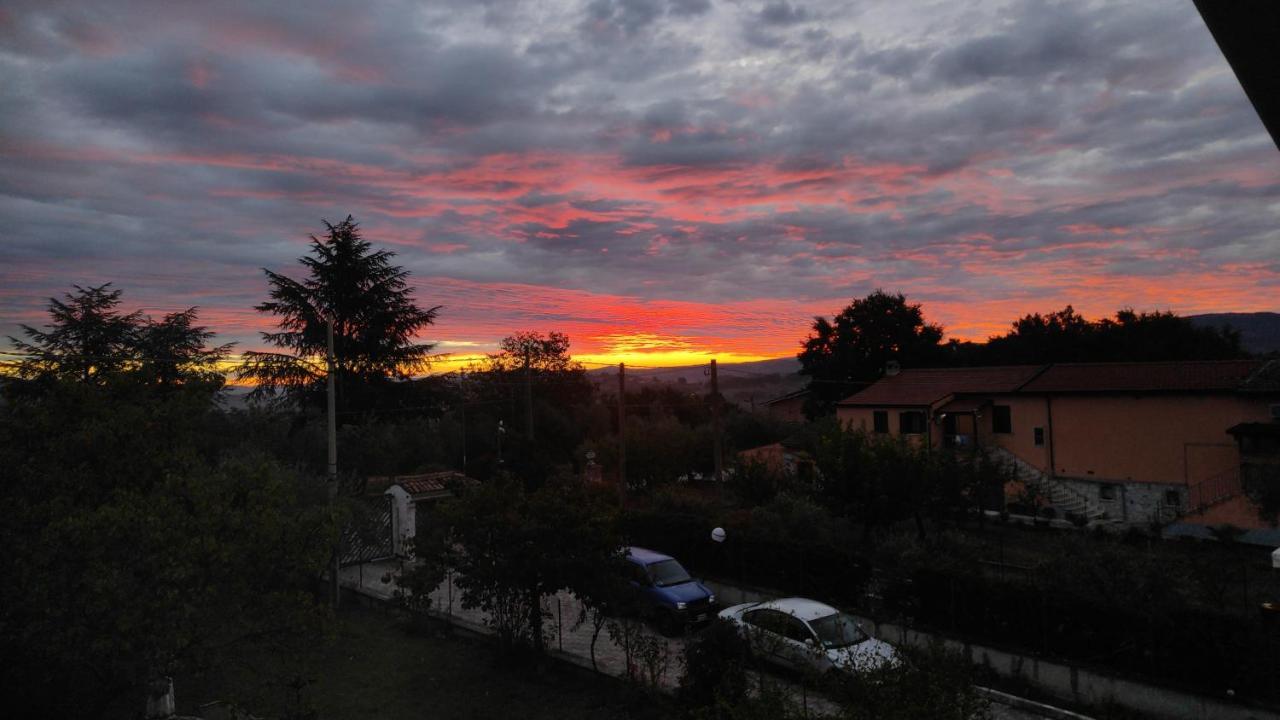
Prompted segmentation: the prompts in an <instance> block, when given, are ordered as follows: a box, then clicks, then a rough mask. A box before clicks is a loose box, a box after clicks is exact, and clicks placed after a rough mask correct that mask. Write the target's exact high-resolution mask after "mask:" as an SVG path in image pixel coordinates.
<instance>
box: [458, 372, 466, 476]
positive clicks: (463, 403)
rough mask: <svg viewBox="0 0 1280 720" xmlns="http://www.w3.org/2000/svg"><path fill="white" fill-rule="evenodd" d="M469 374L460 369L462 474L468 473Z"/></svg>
mask: <svg viewBox="0 0 1280 720" xmlns="http://www.w3.org/2000/svg"><path fill="white" fill-rule="evenodd" d="M466 379H467V374H466V373H465V372H463V371H461V370H459V371H458V400H459V402H458V407H459V409H460V410H461V413H462V474H463V475H466V474H467V390H466V386H465V381H466Z"/></svg>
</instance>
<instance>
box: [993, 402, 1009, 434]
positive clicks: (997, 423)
mask: <svg viewBox="0 0 1280 720" xmlns="http://www.w3.org/2000/svg"><path fill="white" fill-rule="evenodd" d="M991 432H993V433H1001V434H1006V435H1007V434H1009V433H1011V432H1013V416H1012V415H1011V414H1010V413H1009V406H1008V405H992V406H991Z"/></svg>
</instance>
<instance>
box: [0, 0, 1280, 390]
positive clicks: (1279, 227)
mask: <svg viewBox="0 0 1280 720" xmlns="http://www.w3.org/2000/svg"><path fill="white" fill-rule="evenodd" d="M0 108H3V110H2V111H0V217H2V218H3V220H4V221H3V223H2V224H0V338H3V337H4V336H7V335H15V334H18V332H19V329H18V324H19V323H27V324H35V325H39V324H42V323H43V322H44V321H45V320H46V319H47V313H46V307H47V303H48V298H49V297H50V296H54V295H60V294H61V293H63V292H65V291H67V290H69V289H70V288H71V286H72V285H73V284H79V285H87V284H98V283H102V282H108V281H110V282H113V283H114V285H115V287H117V288H120V289H122V290H123V291H124V308H125V309H126V310H133V309H135V308H145V309H146V312H149V313H151V314H155V315H160V314H163V313H164V312H166V311H172V310H178V309H183V308H186V307H188V306H198V307H199V308H200V316H201V318H202V321H203V322H204V323H205V324H207V325H209V326H210V328H211V329H213V330H215V331H217V332H218V339H219V341H223V342H225V341H235V342H237V343H239V345H238V348H239V349H242V350H243V349H255V348H261V347H262V343H261V341H260V339H259V338H258V335H257V333H258V332H259V331H262V330H268V329H271V326H272V320H271V318H270V317H267V316H262V315H260V314H258V313H256V312H255V311H254V310H253V306H254V305H255V304H257V303H260V302H262V301H263V300H264V299H265V298H266V293H267V283H266V280H265V278H264V275H263V273H262V268H269V269H271V270H274V271H278V272H284V273H286V274H290V275H293V276H295V277H298V276H300V275H301V270H300V268H299V266H298V265H297V263H296V260H297V258H298V257H300V256H301V255H303V254H305V252H306V250H307V242H308V235H309V234H311V233H319V232H322V231H323V224H322V219H327V220H330V221H334V222H336V221H338V220H341V219H342V218H344V217H346V215H348V214H351V215H354V216H355V218H356V220H357V221H358V222H359V223H360V224H361V226H362V228H363V230H364V233H365V237H366V239H368V240H370V241H371V242H373V243H374V244H375V245H378V246H381V247H386V248H389V249H392V250H394V251H395V252H396V253H397V256H396V261H397V262H398V263H400V264H402V265H403V266H404V267H406V268H407V269H409V270H410V271H411V273H412V276H411V282H412V284H413V286H414V287H415V297H416V298H417V299H418V301H419V302H420V303H421V304H422V305H424V306H434V305H443V306H444V307H443V309H442V310H441V313H440V316H439V320H438V322H437V323H436V324H435V325H434V326H432V327H430V328H429V329H428V330H427V331H426V332H425V333H424V335H423V339H424V340H430V341H433V342H437V343H438V349H439V350H441V351H443V352H451V353H455V354H456V356H458V357H462V356H466V355H474V354H475V353H479V352H485V351H491V350H493V348H494V346H495V345H496V342H497V340H498V339H500V338H501V337H503V336H505V335H508V334H511V333H513V332H515V331H519V330H539V331H550V330H556V331H559V332H564V333H567V334H568V335H569V336H570V338H571V340H572V343H573V346H572V349H573V352H574V353H575V355H576V356H577V357H579V358H580V359H584V360H588V361H595V362H602V363H603V362H614V361H618V360H627V361H629V362H632V363H640V364H649V365H669V364H685V363H689V362H696V361H698V360H700V359H705V358H709V357H717V358H719V359H720V360H721V361H722V362H730V361H735V360H751V359H759V358H766V357H779V356H785V355H792V354H794V353H795V352H796V351H797V350H798V348H799V345H800V342H801V341H802V340H803V338H804V337H805V335H806V334H807V332H808V329H809V324H810V323H811V321H812V317H813V316H814V315H818V314H825V315H831V314H834V313H836V312H838V311H839V310H840V309H841V308H842V307H843V306H844V305H846V304H848V302H849V301H850V300H851V299H853V298H855V297H861V296H864V295H866V294H867V293H869V292H871V291H873V290H875V289H877V288H883V289H885V290H888V291H891V292H902V293H904V294H906V295H907V297H908V299H909V300H910V301H912V302H918V303H921V304H922V305H923V308H924V312H925V315H926V317H927V318H928V319H929V320H930V321H933V322H939V323H941V324H942V325H943V326H944V327H945V329H946V331H947V334H948V336H949V337H957V338H961V339H974V340H982V339H984V338H986V337H987V336H989V335H991V334H995V333H1000V332H1002V331H1004V330H1005V329H1007V328H1008V326H1009V324H1010V323H1011V322H1012V321H1013V320H1014V319H1016V318H1017V317H1019V316H1021V315H1023V314H1026V313H1029V312H1037V311H1039V312H1048V311H1052V310H1056V309H1059V308H1061V307H1062V306H1064V305H1066V304H1072V305H1074V306H1075V308H1076V309H1077V310H1078V311H1081V312H1082V313H1083V314H1085V315H1086V316H1089V317H1099V316H1103V315H1108V314H1111V313H1113V312H1114V311H1115V310H1117V309H1119V308H1121V307H1133V308H1136V309H1139V310H1154V309H1160V310H1173V311H1175V312H1179V313H1183V314H1193V313H1199V312H1219V311H1255V310H1278V309H1280V306H1277V300H1276V298H1277V297H1280V294H1278V293H1277V290H1280V162H1278V161H1280V157H1278V156H1277V152H1276V148H1275V145H1274V144H1273V143H1272V141H1271V140H1270V139H1269V137H1268V136H1267V135H1266V132H1265V130H1264V129H1263V127H1262V124H1261V122H1260V121H1259V120H1258V118H1257V116H1256V114H1255V113H1254V111H1253V109H1252V107H1251V106H1250V105H1249V103H1248V100H1247V99H1246V97H1245V95H1244V92H1243V91H1242V90H1241V88H1240V86H1239V83H1238V82H1237V80H1236V79H1235V77H1234V75H1232V73H1231V71H1230V68H1229V67H1228V65H1227V63H1226V61H1225V59H1224V58H1223V56H1222V54H1221V52H1220V51H1219V50H1218V48H1217V46H1216V45H1215V44H1214V42H1213V39H1212V37H1211V35H1210V34H1209V32H1208V30H1207V29H1206V28H1205V25H1204V22H1203V21H1202V20H1201V18H1200V16H1199V15H1198V13H1197V12H1196V10H1195V7H1194V5H1193V4H1192V2H1191V1H1190V0H1140V1H1138V2H1085V1H1083V0H1080V1H1072V2H1047V1H1045V0H1014V1H1011V2H986V1H976V0H975V1H971V2H962V3H957V2H910V1H908V0H894V1H887V0H886V1H881V0H862V1H860V2H847V1H844V0H840V1H832V2H818V1H808V0H806V1H796V2H791V1H790V0H782V1H779V0H768V1H766V2H759V1H758V0H752V1H742V2H735V1H732V0H589V1H587V2H578V1H566V2H559V1H557V0H542V1H540V2H517V1H514V0H512V1H506V0H456V1H443V2H430V1H428V2H422V1H416V2H399V1H395V0H392V1H387V2H384V1H379V0H323V1H315V2H306V3H292V2H290V3H265V2H260V1H246V2H234V1H228V2H217V3H211V2H187V1H185V0H171V1H169V2H164V3H156V2H127V1H115V0H95V1H93V2H81V3H69V2H60V1H58V0H39V2H30V1H28V0H17V1H16V2H15V1H12V0H11V1H10V2H6V3H5V4H4V5H3V6H0ZM4 344H5V342H4V341H3V340H0V347H2V346H3V345H4Z"/></svg>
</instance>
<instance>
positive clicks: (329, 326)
mask: <svg viewBox="0 0 1280 720" xmlns="http://www.w3.org/2000/svg"><path fill="white" fill-rule="evenodd" d="M325 325H326V330H325V335H326V345H327V348H326V352H325V360H326V363H325V364H326V367H327V370H328V372H327V373H326V374H327V375H328V398H327V401H328V414H329V418H328V421H329V422H328V424H329V519H330V520H332V519H333V509H334V508H333V505H334V501H335V500H337V498H338V414H337V399H336V397H337V393H336V391H335V390H336V389H335V381H334V374H335V373H334V357H333V319H332V318H330V319H329V320H327V321H326V323H325ZM340 540H341V534H339V535H338V537H337V538H335V540H334V544H333V563H332V566H331V567H330V568H329V575H330V576H331V582H330V591H331V593H332V597H331V598H330V600H331V601H332V603H333V609H334V610H337V609H338V551H339V547H338V546H339V544H340Z"/></svg>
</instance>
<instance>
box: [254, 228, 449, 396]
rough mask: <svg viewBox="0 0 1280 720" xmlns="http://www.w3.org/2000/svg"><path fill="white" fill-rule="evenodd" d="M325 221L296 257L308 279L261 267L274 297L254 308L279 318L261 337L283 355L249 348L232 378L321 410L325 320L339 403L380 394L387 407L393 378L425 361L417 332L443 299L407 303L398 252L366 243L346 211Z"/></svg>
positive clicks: (426, 356) (411, 371) (419, 367)
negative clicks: (425, 303) (330, 336)
mask: <svg viewBox="0 0 1280 720" xmlns="http://www.w3.org/2000/svg"><path fill="white" fill-rule="evenodd" d="M325 227H326V229H327V234H326V235H325V236H324V237H316V236H315V235H312V236H311V254H310V255H309V256H305V257H302V258H299V259H298V262H299V263H300V264H302V266H303V267H304V268H306V270H307V277H306V278H305V279H303V280H294V279H292V278H289V277H287V276H285V275H282V274H279V273H275V272H272V271H270V270H266V269H265V268H264V270H263V272H265V273H266V275H267V281H268V283H269V284H270V285H271V292H270V296H271V299H270V300H268V301H267V302H264V303H262V304H261V305H258V306H256V307H255V309H256V310H257V311H258V312H261V313H267V314H271V315H275V316H277V317H278V318H279V321H278V324H279V328H280V329H279V330H278V331H277V332H264V333H262V338H263V340H265V341H266V342H267V343H268V344H270V345H274V346H275V347H277V348H280V349H281V350H283V351H284V352H283V353H272V352H246V353H245V355H244V363H243V364H242V365H241V366H240V368H239V371H238V373H239V376H240V378H241V379H244V380H249V381H252V382H254V383H257V385H258V388H257V390H255V393H257V394H258V395H259V396H263V395H269V396H274V395H275V394H276V393H277V392H279V391H284V393H285V395H286V397H289V398H291V399H294V400H298V401H300V402H302V403H304V404H311V405H315V406H319V407H322V406H323V403H324V389H325V347H326V323H327V322H329V321H332V322H333V341H334V354H335V356H336V358H337V362H336V365H337V373H338V382H339V389H338V401H339V404H340V406H341V408H342V409H343V410H346V411H365V410H372V409H376V408H378V407H379V400H381V401H383V402H384V405H383V406H384V407H385V403H388V402H399V403H401V404H403V400H404V399H405V397H406V396H407V395H408V393H406V392H404V391H405V390H407V388H406V387H398V388H397V386H395V385H392V382H393V381H397V380H406V379H408V378H410V377H411V376H412V375H413V374H414V373H420V372H422V371H424V370H426V369H427V367H428V366H429V364H430V360H431V355H430V353H431V349H432V347H433V346H432V345H431V344H428V343H419V342H416V337H417V335H418V333H419V332H420V331H421V330H422V329H423V328H425V327H426V326H428V325H431V324H432V323H433V322H435V319H436V315H437V313H438V312H439V310H440V306H436V307H432V308H429V309H425V310H424V309H423V308H421V307H419V306H418V305H417V304H416V303H415V302H414V301H413V298H412V290H411V289H410V288H409V285H408V282H407V280H408V277H409V272H408V271H407V270H405V269H404V268H402V267H400V266H398V265H393V264H392V263H391V259H392V258H393V257H394V256H395V253H393V252H390V251H387V250H373V249H372V246H371V245H370V244H369V243H368V242H366V241H365V240H364V239H363V238H362V237H361V236H360V230H359V226H358V225H357V224H356V222H355V220H353V219H352V218H351V216H350V215H348V216H347V219H346V220H343V221H342V222H340V223H338V224H336V225H331V224H329V223H328V222H325ZM391 389H398V390H400V391H401V392H397V393H392V392H389V390H391Z"/></svg>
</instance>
